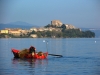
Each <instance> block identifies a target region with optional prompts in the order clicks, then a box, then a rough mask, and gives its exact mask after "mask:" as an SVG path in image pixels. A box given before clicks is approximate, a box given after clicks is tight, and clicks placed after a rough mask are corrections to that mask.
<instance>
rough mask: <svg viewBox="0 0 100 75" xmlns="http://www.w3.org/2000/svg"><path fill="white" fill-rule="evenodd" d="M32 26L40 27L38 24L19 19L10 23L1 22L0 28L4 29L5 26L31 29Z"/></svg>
mask: <svg viewBox="0 0 100 75" xmlns="http://www.w3.org/2000/svg"><path fill="white" fill-rule="evenodd" d="M32 27H39V26H37V25H32V24H29V23H27V22H21V21H17V22H11V23H8V24H0V29H4V28H22V29H30V28H32Z"/></svg>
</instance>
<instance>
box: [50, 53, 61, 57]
mask: <svg viewBox="0 0 100 75" xmlns="http://www.w3.org/2000/svg"><path fill="white" fill-rule="evenodd" d="M48 55H51V56H59V57H63V56H62V55H56V54H48Z"/></svg>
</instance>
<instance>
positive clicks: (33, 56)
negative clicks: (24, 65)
mask: <svg viewBox="0 0 100 75" xmlns="http://www.w3.org/2000/svg"><path fill="white" fill-rule="evenodd" d="M11 50H12V53H13V55H14V57H15V58H20V56H19V53H20V50H17V49H11ZM47 56H48V52H45V53H43V54H42V55H39V54H38V53H35V54H34V55H32V54H30V53H28V54H25V55H24V58H33V59H46V58H47Z"/></svg>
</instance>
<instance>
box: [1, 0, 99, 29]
mask: <svg viewBox="0 0 100 75" xmlns="http://www.w3.org/2000/svg"><path fill="white" fill-rule="evenodd" d="M52 20H60V21H61V22H62V23H63V24H72V25H74V26H75V27H78V28H80V27H81V28H82V27H84V28H100V0H0V23H4V24H7V23H10V22H16V21H22V22H27V23H30V24H33V25H38V26H45V25H47V24H50V23H51V21H52Z"/></svg>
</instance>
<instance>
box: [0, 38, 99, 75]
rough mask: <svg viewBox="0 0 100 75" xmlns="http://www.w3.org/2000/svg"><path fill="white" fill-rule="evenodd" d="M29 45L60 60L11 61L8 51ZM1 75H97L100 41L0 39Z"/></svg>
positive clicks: (10, 54)
mask: <svg viewBox="0 0 100 75" xmlns="http://www.w3.org/2000/svg"><path fill="white" fill-rule="evenodd" d="M43 40H47V41H48V44H46V42H43ZM31 45H33V46H35V47H36V49H37V51H43V52H46V51H47V50H48V52H49V53H51V54H59V55H63V57H54V56H48V58H47V59H44V60H39V59H36V60H35V59H14V58H13V54H12V52H11V48H16V49H24V48H29V47H30V46H31ZM0 75H100V38H80V39H79V38H68V39H51V38H34V39H33V38H32V39H31V38H30V39H28V38H23V39H20V38H17V39H0Z"/></svg>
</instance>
